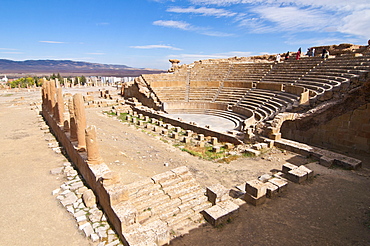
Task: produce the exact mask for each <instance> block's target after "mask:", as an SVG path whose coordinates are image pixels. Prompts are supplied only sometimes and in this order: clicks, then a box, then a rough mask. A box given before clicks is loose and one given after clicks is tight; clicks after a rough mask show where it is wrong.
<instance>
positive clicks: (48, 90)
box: [45, 81, 51, 114]
mask: <svg viewBox="0 0 370 246" xmlns="http://www.w3.org/2000/svg"><path fill="white" fill-rule="evenodd" d="M45 84H46V108H47V111H48V113H49V114H50V113H51V96H50V94H51V92H50V81H45Z"/></svg>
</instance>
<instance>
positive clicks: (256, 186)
mask: <svg viewBox="0 0 370 246" xmlns="http://www.w3.org/2000/svg"><path fill="white" fill-rule="evenodd" d="M245 191H246V193H248V194H250V195H252V196H254V197H255V198H259V197H261V196H265V195H266V186H265V185H264V183H262V182H261V181H259V180H257V179H254V180H250V181H248V182H247V183H246V184H245Z"/></svg>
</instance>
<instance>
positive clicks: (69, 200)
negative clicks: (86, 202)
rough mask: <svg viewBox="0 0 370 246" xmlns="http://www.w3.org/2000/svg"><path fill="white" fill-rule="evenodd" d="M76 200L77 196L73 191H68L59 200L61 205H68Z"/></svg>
mask: <svg viewBox="0 0 370 246" xmlns="http://www.w3.org/2000/svg"><path fill="white" fill-rule="evenodd" d="M77 200H78V197H77V196H76V194H75V193H73V192H69V193H68V194H67V195H66V196H65V198H64V199H62V200H61V201H60V202H61V203H62V205H63V206H64V207H65V206H67V205H70V204H72V203H74V202H76V201H77Z"/></svg>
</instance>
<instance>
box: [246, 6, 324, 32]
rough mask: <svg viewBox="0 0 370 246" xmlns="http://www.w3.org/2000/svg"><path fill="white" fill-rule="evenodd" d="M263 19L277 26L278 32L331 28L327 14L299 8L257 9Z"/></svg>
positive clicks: (255, 9)
mask: <svg viewBox="0 0 370 246" xmlns="http://www.w3.org/2000/svg"><path fill="white" fill-rule="evenodd" d="M252 11H253V12H255V13H257V14H258V15H259V16H260V18H261V19H263V20H265V21H269V22H271V23H274V24H276V26H277V30H279V31H281V30H285V31H319V30H323V28H326V27H328V26H330V24H329V23H328V21H327V16H326V14H325V12H322V11H320V10H317V9H299V8H297V7H256V8H254V9H253V10H252Z"/></svg>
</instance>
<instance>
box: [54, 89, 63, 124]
mask: <svg viewBox="0 0 370 246" xmlns="http://www.w3.org/2000/svg"><path fill="white" fill-rule="evenodd" d="M56 111H57V114H56V120H57V122H58V124H59V125H63V124H64V101H63V92H62V88H61V87H59V88H57V103H56Z"/></svg>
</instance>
